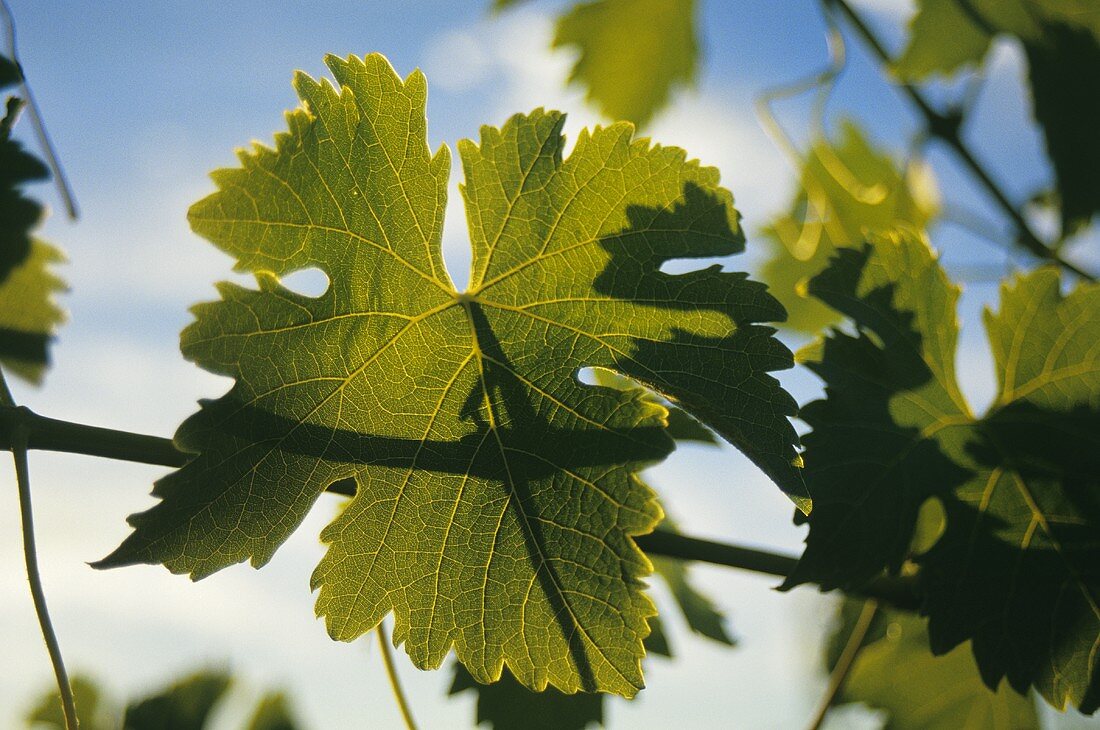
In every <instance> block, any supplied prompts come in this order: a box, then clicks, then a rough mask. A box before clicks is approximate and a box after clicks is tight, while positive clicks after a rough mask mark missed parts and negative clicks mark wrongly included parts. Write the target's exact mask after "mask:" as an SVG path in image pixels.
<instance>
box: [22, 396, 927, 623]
mask: <svg viewBox="0 0 1100 730" xmlns="http://www.w3.org/2000/svg"><path fill="white" fill-rule="evenodd" d="M18 428H22V429H24V431H25V433H26V434H27V448H30V449H40V450H44V451H60V452H65V453H74V454H84V455H87V456H98V457H101V458H106V459H120V460H122V461H130V462H136V463H141V464H156V465H159V466H172V467H180V466H183V465H184V464H186V463H187V462H188V461H190V460H191V458H193V456H194V455H193V454H187V453H184V452H182V451H179V450H178V449H177V448H176V447H175V444H174V443H173V442H172V440H171V439H166V438H161V437H159V436H149V435H146V434H140V433H131V432H129V431H116V430H114V429H109V428H100V427H98V426H87V425H84V424H81V423H72V422H70V421H62V420H59V419H56V418H47V417H45V416H40V415H38V414H37V413H35V412H34V411H32V410H30V409H29V408H26V407H15V406H11V405H6V406H0V449H7V450H10V449H11V448H12V434H13V433H14V431H15V429H18ZM328 491H329V492H333V493H335V494H342V495H346V496H352V495H354V494H355V481H354V480H352V479H345V480H342V481H338V482H335V483H333V484H330V485H329V487H328ZM634 540H635V542H636V543H637V545H638V547H639V548H641V549H642V550H643V551H644V552H646V553H649V554H651V555H661V556H664V557H668V558H674V559H677V560H693V561H698V562H703V563H711V564H713V565H724V566H727V567H730V568H740V569H742V570H750V571H753V572H755V573H763V574H765V575H773V576H776V577H779V578H785V577H787V575H789V574H790V572H791V571H792V570H793V569H794V566H795V564H796V563H797V562H798V558H797V557H796V556H794V555H784V554H781V553H775V552H770V551H767V550H758V549H755V548H748V547H742V546H739V545H730V544H727V543H721V542H714V541H711V540H703V539H700V538H697V537H690V536H688V535H680V534H676V533H671V532H661V531H658V532H653V533H650V534H648V535H638V536H636V537H635V538H634ZM848 593H851V594H853V595H859V596H864V597H866V598H876V599H879V600H880V601H882V602H883V603H886V604H889V605H890V606H893V607H894V608H899V609H902V610H915V609H917V608H919V607H920V600H921V599H920V591H919V585H918V583H917V579H916V577H914V576H900V577H898V576H880V577H878V578H876V579H874V580H872V581H871V582H870V583H868V584H867V585H865V586H863V587H861V588H859V589H858V590H851V591H848Z"/></svg>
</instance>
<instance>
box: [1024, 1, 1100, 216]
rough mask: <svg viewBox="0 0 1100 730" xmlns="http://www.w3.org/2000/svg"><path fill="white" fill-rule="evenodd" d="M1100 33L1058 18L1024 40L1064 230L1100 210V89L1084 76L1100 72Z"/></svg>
mask: <svg viewBox="0 0 1100 730" xmlns="http://www.w3.org/2000/svg"><path fill="white" fill-rule="evenodd" d="M1096 15H1097V17H1098V18H1100V12H1096ZM1098 39H1100V30H1098V31H1096V32H1091V33H1090V32H1089V31H1087V30H1083V29H1079V28H1074V27H1071V26H1068V25H1062V24H1054V25H1051V26H1048V27H1047V29H1046V34H1045V36H1044V38H1043V39H1042V40H1041V41H1039V42H1035V43H1029V44H1027V45H1026V46H1025V50H1026V51H1027V60H1028V72H1029V78H1030V82H1031V93H1032V97H1033V101H1034V106H1035V119H1036V121H1038V122H1039V124H1040V125H1041V126H1042V128H1043V136H1044V138H1045V140H1046V146H1047V154H1048V155H1049V156H1050V161H1051V163H1052V164H1053V166H1054V177H1055V179H1056V180H1057V187H1058V197H1059V202H1060V204H1061V214H1062V231H1063V232H1064V233H1065V234H1072V233H1075V232H1076V231H1078V230H1080V229H1081V228H1082V227H1084V226H1085V225H1087V224H1088V223H1089V221H1090V220H1091V219H1092V216H1093V215H1094V214H1095V213H1097V212H1100V175H1097V174H1096V171H1097V170H1098V169H1100V135H1098V134H1097V133H1096V130H1097V129H1098V128H1100V93H1096V92H1095V89H1094V90H1093V91H1092V92H1088V91H1085V90H1084V89H1082V87H1081V79H1093V80H1095V79H1097V78H1100V41H1098ZM1086 83H1087V82H1086Z"/></svg>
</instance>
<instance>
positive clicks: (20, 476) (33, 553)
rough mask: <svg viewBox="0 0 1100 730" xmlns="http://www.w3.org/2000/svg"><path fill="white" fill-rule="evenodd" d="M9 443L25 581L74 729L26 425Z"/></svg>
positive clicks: (1, 384) (0, 384)
mask: <svg viewBox="0 0 1100 730" xmlns="http://www.w3.org/2000/svg"><path fill="white" fill-rule="evenodd" d="M0 402H2V403H3V405H4V406H7V407H13V406H14V404H15V401H14V399H13V398H12V395H11V391H10V390H9V389H8V384H7V381H5V380H4V376H3V374H2V373H0ZM10 441H11V453H12V457H13V458H14V460H15V480H16V483H17V485H18V488H19V517H20V520H21V522H22V531H23V557H24V559H25V560H26V564H27V582H28V583H30V587H31V599H32V601H33V602H34V612H35V613H36V614H37V615H38V626H39V627H40V628H41V629H42V638H43V639H44V640H45V642H46V651H47V652H48V653H49V655H50V664H52V665H53V674H54V678H55V679H56V680H57V691H58V693H59V694H60V695H61V709H62V711H63V712H64V715H65V727H66V728H67V730H77V728H78V723H77V719H76V701H75V700H74V699H73V689H72V685H71V684H69V674H68V672H66V671H65V662H64V660H63V659H62V658H61V646H60V644H58V641H57V633H56V632H55V631H54V628H53V622H52V621H50V612H49V610H48V609H47V608H46V593H45V591H44V590H43V589H42V575H41V574H40V573H39V572H38V548H37V547H36V546H35V541H34V512H33V510H32V509H31V477H30V465H29V463H28V459H27V428H26V426H21V425H20V426H16V428H15V429H14V430H13V431H12V433H11V435H10Z"/></svg>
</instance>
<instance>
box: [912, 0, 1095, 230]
mask: <svg viewBox="0 0 1100 730" xmlns="http://www.w3.org/2000/svg"><path fill="white" fill-rule="evenodd" d="M1000 33H1007V34H1011V35H1014V36H1016V37H1017V38H1019V39H1020V40H1021V41H1022V42H1023V45H1024V49H1025V51H1026V52H1027V58H1028V68H1029V80H1030V84H1031V95H1032V100H1033V103H1034V112H1035V119H1036V121H1038V123H1039V125H1040V126H1041V127H1042V129H1043V134H1044V138H1045V139H1046V146H1047V153H1048V155H1049V156H1050V160H1051V163H1052V165H1053V167H1054V176H1055V179H1056V181H1057V187H1058V192H1059V196H1058V197H1059V199H1060V201H1061V217H1062V230H1063V233H1064V234H1066V235H1068V234H1072V233H1074V232H1076V231H1077V230H1079V229H1080V228H1081V227H1082V226H1084V225H1086V224H1088V223H1089V221H1090V220H1091V218H1092V216H1093V215H1094V214H1095V213H1097V212H1098V211H1100V180H1098V179H1097V176H1096V174H1095V170H1096V169H1097V167H1098V166H1100V138H1098V136H1097V135H1096V134H1095V132H1094V130H1096V129H1097V127H1100V94H1096V93H1089V91H1086V90H1085V87H1083V86H1082V80H1092V79H1095V78H1097V77H1100V6H1097V4H1096V2H1095V1H1094V0H965V1H964V0H920V1H919V2H918V9H917V14H916V15H915V16H914V18H913V21H912V24H911V26H910V34H909V44H908V45H907V47H906V49H905V51H904V52H903V53H902V55H901V57H900V58H899V59H898V61H897V64H896V66H895V71H896V73H897V74H898V75H899V76H900V77H901V78H903V79H906V80H911V81H917V80H921V79H925V78H927V77H929V76H931V75H933V74H950V73H954V72H955V71H957V70H959V69H960V68H962V67H964V66H968V65H977V64H979V63H981V61H982V59H983V58H984V56H985V53H986V51H987V50H988V48H989V46H990V43H991V41H992V39H993V37H994V36H995V35H997V34H1000ZM1087 84H1088V81H1085V85H1086V86H1087Z"/></svg>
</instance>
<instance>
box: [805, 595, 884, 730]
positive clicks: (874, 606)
mask: <svg viewBox="0 0 1100 730" xmlns="http://www.w3.org/2000/svg"><path fill="white" fill-rule="evenodd" d="M877 611H878V602H877V601H875V600H874V599H870V600H867V601H864V603H863V609H862V610H861V611H860V612H859V618H857V619H856V625H855V626H853V627H852V633H850V634H849V635H848V641H847V642H846V643H845V644H844V651H842V652H841V653H840V658H839V659H837V660H836V666H834V667H833V671H832V672H830V673H829V686H828V688H827V689H826V690H825V696H824V697H822V698H821V704H820V705H818V708H817V713H816V714H814V719H813V720H812V721H811V722H810V727H809V730H819V728H820V727H821V724H822V723H823V722H825V716H826V715H827V714H829V709H830V708H832V706H833V703H834V702H836V698H837V697H838V696H839V695H840V691H841V690H842V689H844V682H845V681H846V680H847V679H848V675H849V674H850V673H851V671H852V667H853V666H854V665H855V661H856V657H857V656H859V650H860V649H862V648H863V641H864V640H865V639H866V638H867V632H868V631H869V630H870V629H871V622H872V621H874V620H875V613H876V612H877Z"/></svg>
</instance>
